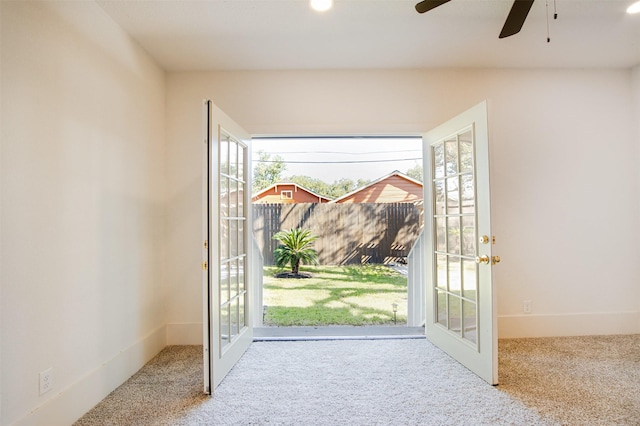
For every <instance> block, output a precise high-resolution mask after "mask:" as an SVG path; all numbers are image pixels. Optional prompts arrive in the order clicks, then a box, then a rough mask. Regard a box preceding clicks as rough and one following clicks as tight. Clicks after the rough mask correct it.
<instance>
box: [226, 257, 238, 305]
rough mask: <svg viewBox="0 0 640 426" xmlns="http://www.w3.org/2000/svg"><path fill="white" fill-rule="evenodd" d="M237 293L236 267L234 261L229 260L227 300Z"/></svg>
mask: <svg viewBox="0 0 640 426" xmlns="http://www.w3.org/2000/svg"><path fill="white" fill-rule="evenodd" d="M236 294H238V267H237V265H236V262H235V261H233V260H232V261H230V262H229V297H228V298H227V300H229V299H231V298H233V297H235V295H236Z"/></svg>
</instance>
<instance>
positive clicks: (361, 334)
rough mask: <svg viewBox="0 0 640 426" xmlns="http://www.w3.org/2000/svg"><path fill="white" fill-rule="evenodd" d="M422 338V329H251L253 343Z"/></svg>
mask: <svg viewBox="0 0 640 426" xmlns="http://www.w3.org/2000/svg"><path fill="white" fill-rule="evenodd" d="M424 338H425V335H424V327H403V326H341V325H336V326H325V327H254V329H253V341H254V342H289V341H305V340H386V339H424Z"/></svg>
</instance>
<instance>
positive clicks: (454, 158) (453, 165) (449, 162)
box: [444, 138, 458, 176]
mask: <svg viewBox="0 0 640 426" xmlns="http://www.w3.org/2000/svg"><path fill="white" fill-rule="evenodd" d="M444 150H445V158H446V166H445V172H446V174H447V176H451V175H455V174H457V173H458V139H457V138H453V139H450V140H448V141H445V143H444Z"/></svg>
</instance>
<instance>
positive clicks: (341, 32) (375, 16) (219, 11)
mask: <svg viewBox="0 0 640 426" xmlns="http://www.w3.org/2000/svg"><path fill="white" fill-rule="evenodd" d="M96 1H97V3H98V4H99V5H100V6H101V7H102V8H103V9H104V10H105V11H106V12H107V13H108V14H109V15H110V16H111V17H112V18H113V19H114V20H115V21H116V22H117V23H118V24H119V25H120V26H121V27H122V28H124V30H125V31H126V32H127V33H129V34H130V35H131V36H132V37H133V38H134V39H135V40H137V41H138V43H139V44H140V45H141V46H142V47H143V48H144V49H145V50H146V51H148V52H149V53H150V54H151V55H152V56H153V57H154V58H155V59H156V60H157V61H158V63H159V64H160V65H161V66H162V67H163V68H164V69H166V70H168V71H196V70H280V69H367V68H389V69H398V68H403V69H407V68H459V67H465V68H468V67H474V68H477V67H483V68H484V67H500V68H524V67H526V68H530V67H533V68H566V67H580V68H583V67H584V68H591V67H605V68H630V67H632V66H635V65H638V64H640V14H636V15H628V14H626V13H625V10H626V8H627V6H628V5H629V4H631V3H632V2H633V1H632V0H556V1H555V3H556V7H557V12H558V15H559V16H558V20H555V21H554V20H553V19H552V17H551V18H550V22H549V27H550V37H551V42H550V43H547V20H546V1H545V0H536V1H535V3H534V5H533V7H532V9H531V12H530V13H529V16H528V18H527V21H526V22H525V24H524V27H523V29H522V31H521V32H520V33H519V34H516V35H514V36H512V37H509V38H506V39H502V40H500V39H498V34H499V33H500V30H501V29H502V25H503V24H504V21H505V19H506V17H507V15H508V13H509V10H510V8H511V4H512V0H452V1H451V2H450V3H447V4H444V5H442V6H440V7H438V8H436V9H434V10H432V11H429V12H427V13H425V14H422V15H421V14H418V13H417V12H416V11H415V9H414V6H415V3H416V2H417V0H411V1H408V0H334V7H333V9H331V10H329V11H328V12H324V13H318V12H314V11H312V10H311V9H310V7H309V5H308V0H96ZM548 1H549V13H550V14H551V15H553V9H554V0H548Z"/></svg>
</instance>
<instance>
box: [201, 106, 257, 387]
mask: <svg viewBox="0 0 640 426" xmlns="http://www.w3.org/2000/svg"><path fill="white" fill-rule="evenodd" d="M204 114H205V138H204V139H205V147H204V168H205V169H204V173H203V174H204V178H203V180H204V184H203V188H204V189H203V206H204V208H203V241H204V243H203V258H204V261H203V268H202V269H203V271H204V273H203V290H204V297H203V300H204V306H203V312H204V322H203V323H204V327H203V329H204V339H203V341H204V352H203V353H204V388H205V392H207V393H213V391H214V389H215V388H216V387H217V386H218V384H219V383H220V382H221V381H222V379H223V378H224V376H225V375H226V374H227V373H228V372H229V370H231V368H232V367H233V366H234V365H235V363H236V362H237V361H238V360H239V359H240V357H241V356H242V354H243V353H244V352H245V351H246V350H247V348H248V347H249V345H250V344H251V342H252V341H253V328H252V326H251V318H250V315H251V305H252V301H251V297H250V296H251V281H252V277H251V268H250V265H251V263H250V262H251V261H252V259H251V250H250V242H251V239H250V232H251V226H250V225H251V208H250V207H251V204H250V194H251V190H250V185H251V183H250V175H251V173H250V170H251V169H250V166H251V158H250V155H251V150H250V136H249V135H248V134H247V133H246V132H245V131H244V130H242V128H240V127H239V126H238V125H237V124H236V123H234V122H233V120H231V119H230V118H229V117H228V116H227V115H226V114H225V113H224V112H222V110H220V109H219V108H218V107H216V106H215V105H214V104H213V103H212V102H211V101H205V105H204Z"/></svg>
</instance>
